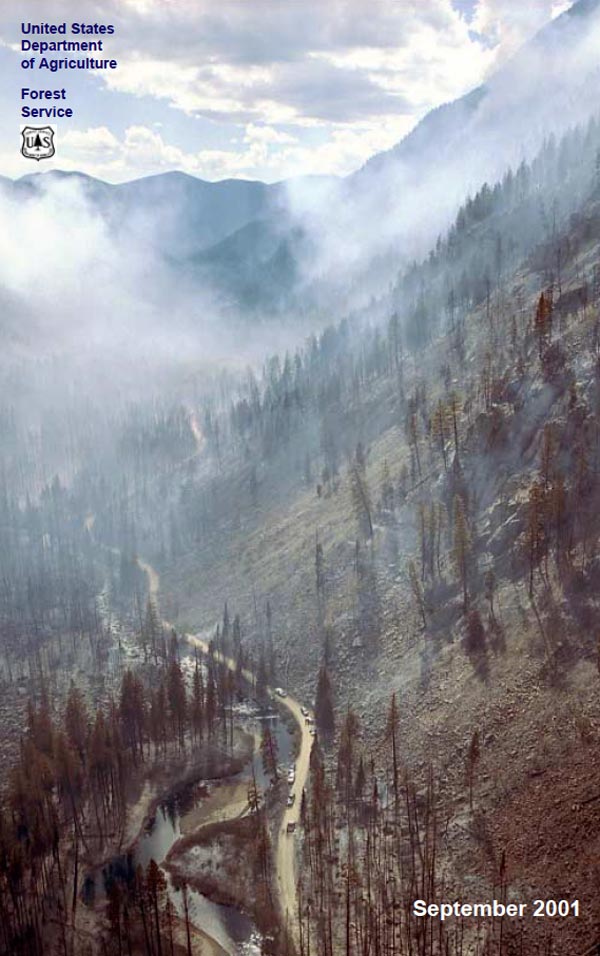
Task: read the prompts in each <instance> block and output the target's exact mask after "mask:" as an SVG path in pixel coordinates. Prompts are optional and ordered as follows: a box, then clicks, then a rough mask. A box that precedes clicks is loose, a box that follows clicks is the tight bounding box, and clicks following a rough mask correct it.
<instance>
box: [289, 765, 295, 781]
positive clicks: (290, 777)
mask: <svg viewBox="0 0 600 956" xmlns="http://www.w3.org/2000/svg"><path fill="white" fill-rule="evenodd" d="M295 780H296V771H295V770H294V768H293V767H290V769H289V770H288V783H289V784H292V783H294V782H295Z"/></svg>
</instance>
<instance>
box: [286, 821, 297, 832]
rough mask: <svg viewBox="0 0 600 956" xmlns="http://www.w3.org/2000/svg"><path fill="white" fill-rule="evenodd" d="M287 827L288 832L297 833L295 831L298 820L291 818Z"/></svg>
mask: <svg viewBox="0 0 600 956" xmlns="http://www.w3.org/2000/svg"><path fill="white" fill-rule="evenodd" d="M286 829H287V832H288V833H295V832H296V821H295V820H290V822H289V823H288V825H287V827H286Z"/></svg>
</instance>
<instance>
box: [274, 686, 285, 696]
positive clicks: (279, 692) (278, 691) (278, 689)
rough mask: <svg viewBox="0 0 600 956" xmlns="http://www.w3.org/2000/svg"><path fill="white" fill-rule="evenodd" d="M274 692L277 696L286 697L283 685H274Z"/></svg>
mask: <svg viewBox="0 0 600 956" xmlns="http://www.w3.org/2000/svg"><path fill="white" fill-rule="evenodd" d="M275 693H276V694H277V696H278V697H287V693H286V692H285V691H284V689H283V687H276V688H275Z"/></svg>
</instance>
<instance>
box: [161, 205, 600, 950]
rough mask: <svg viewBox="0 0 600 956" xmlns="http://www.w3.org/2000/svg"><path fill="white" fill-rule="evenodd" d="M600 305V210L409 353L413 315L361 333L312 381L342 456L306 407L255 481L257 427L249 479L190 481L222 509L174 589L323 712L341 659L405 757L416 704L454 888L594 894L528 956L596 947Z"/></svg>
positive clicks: (169, 593) (190, 612)
mask: <svg viewBox="0 0 600 956" xmlns="http://www.w3.org/2000/svg"><path fill="white" fill-rule="evenodd" d="M557 248H560V250H561V254H560V275H559V276H557V274H556V271H554V273H553V274H549V265H548V263H549V261H551V260H553V261H554V263H555V264H556V258H555V257H554V256H553V252H555V250H556V249H557ZM551 271H552V270H550V272H551ZM599 305H600V202H599V201H598V199H597V197H594V196H592V197H590V198H588V199H587V201H585V203H584V204H583V205H582V206H581V208H580V210H579V212H578V214H577V215H575V216H573V217H572V218H571V220H570V221H569V223H567V224H566V226H565V228H564V229H563V230H562V231H561V232H560V233H556V234H555V235H554V236H552V237H551V238H550V239H549V240H547V241H546V242H541V243H539V244H538V245H537V246H536V247H535V248H534V249H532V251H531V252H530V253H529V254H528V255H527V256H526V258H525V259H524V260H522V261H521V262H520V264H519V265H518V266H517V267H516V268H512V269H511V270H510V272H508V271H507V272H503V273H502V274H501V275H499V276H497V277H496V279H495V280H494V283H493V285H492V287H491V289H490V293H489V296H488V297H487V300H486V299H484V301H483V302H482V303H481V304H479V305H476V306H475V307H471V308H466V309H464V310H457V314H456V315H455V316H454V319H453V323H452V324H451V327H449V328H448V327H446V328H445V329H441V330H439V331H438V332H437V333H436V334H435V336H431V337H430V338H429V337H428V339H427V340H425V341H424V343H421V344H420V345H419V346H418V348H416V349H415V348H414V346H413V349H412V351H411V352H409V353H408V354H406V353H399V352H398V351H396V348H395V344H394V334H393V333H394V326H393V324H392V325H391V327H390V336H389V337H388V338H387V339H386V338H382V337H379V338H378V334H377V333H376V332H375V333H371V334H370V337H369V334H367V333H365V336H366V338H365V340H364V341H365V344H364V347H363V349H359V350H358V351H357V352H355V353H354V357H353V359H352V360H350V359H349V355H348V352H347V348H349V346H344V342H345V341H346V342H349V341H350V340H349V339H347V338H346V339H345V338H344V333H343V330H342V332H341V338H340V340H339V342H338V344H337V346H335V347H333V342H331V343H329V344H327V343H322V345H321V348H322V351H323V360H324V361H326V362H327V368H328V373H330V374H328V376H327V377H328V378H329V381H330V391H329V393H326V392H325V391H324V386H323V385H322V386H321V391H319V390H318V386H317V384H316V383H317V382H318V381H319V380H320V379H321V381H322V382H323V381H324V379H323V376H324V374H325V367H326V366H325V365H322V366H320V369H321V371H319V365H318V360H317V358H316V357H315V358H314V359H313V362H312V364H311V365H310V367H311V369H312V372H310V373H309V372H306V373H305V374H308V375H312V376H313V388H315V389H317V392H318V394H319V398H318V406H319V408H320V422H321V425H320V439H319V444H320V449H321V452H320V455H318V456H317V455H316V456H315V457H314V458H313V457H312V453H311V454H310V455H307V456H306V457H304V454H303V451H302V448H303V445H304V441H305V439H304V438H302V439H299V438H298V436H299V435H302V434H303V431H302V429H306V428H307V427H309V426H308V424H307V423H308V421H309V415H308V412H307V410H306V409H304V410H303V409H302V404H301V403H300V405H299V406H298V411H297V415H296V417H295V419H293V421H294V425H293V426H292V431H291V434H289V435H288V438H287V439H286V438H285V430H284V431H283V432H282V433H280V434H282V435H283V436H284V437H282V438H281V439H280V440H281V441H282V446H281V450H280V451H279V452H277V453H276V454H274V455H272V456H271V457H270V458H267V464H266V465H265V466H263V467H260V468H257V469H254V470H253V467H254V466H252V464H251V462H252V453H251V451H250V449H251V447H252V446H251V439H250V433H249V432H248V431H247V432H246V439H245V442H246V448H247V452H246V456H247V461H248V462H249V464H248V465H247V466H246V468H245V469H244V470H242V471H241V472H239V474H238V477H237V478H234V477H233V473H232V472H231V471H229V472H228V473H227V472H224V473H223V475H222V478H221V479H220V480H219V484H218V486H217V485H214V486H212V487H211V488H210V489H207V490H205V491H204V492H202V493H201V496H200V497H196V498H195V499H194V498H193V492H192V487H191V486H190V487H189V488H188V489H187V491H186V500H188V501H190V502H191V501H192V500H195V509H194V510H195V511H196V514H198V508H199V506H200V509H202V507H204V506H203V505H202V502H203V501H204V496H206V504H207V507H208V509H209V511H207V512H206V516H205V518H200V520H201V521H202V528H201V531H200V533H199V534H198V537H197V538H196V543H195V545H194V547H193V549H192V550H190V551H189V552H188V553H186V554H179V555H178V556H177V558H176V559H175V560H172V562H171V565H170V568H169V570H168V573H167V574H166V575H165V576H164V578H163V582H164V597H163V600H165V601H168V602H169V606H170V609H171V612H172V613H177V614H178V617H179V620H180V622H181V623H182V625H183V626H185V627H194V628H206V627H209V626H213V625H214V623H215V622H216V621H218V620H219V619H220V617H221V613H222V609H223V606H224V604H225V602H226V601H227V602H228V606H229V609H230V613H233V612H235V613H236V614H239V615H240V619H241V622H242V632H243V633H244V634H245V646H246V648H247V652H248V653H250V654H252V655H254V656H256V655H259V654H260V653H269V651H268V648H269V647H270V646H271V642H272V643H273V644H274V646H275V648H276V651H275V654H276V662H275V667H276V675H277V679H279V680H281V681H282V682H285V683H289V684H290V686H293V687H294V688H296V689H298V688H302V691H303V694H304V696H305V699H307V700H309V699H312V697H313V695H314V693H315V675H316V673H317V671H318V669H319V668H320V667H321V666H322V665H325V666H326V668H327V671H328V673H329V676H330V679H331V683H332V685H333V687H334V696H335V709H336V714H337V722H338V731H339V727H340V724H341V723H342V721H343V715H344V712H345V711H346V708H347V707H348V706H349V705H350V706H351V707H352V708H353V710H354V712H355V714H356V715H357V716H358V718H359V719H360V722H361V725H362V727H363V734H364V737H363V745H364V748H365V751H366V752H367V753H368V752H373V751H372V748H373V747H374V748H375V752H379V751H381V752H385V749H386V745H385V744H384V743H383V741H384V733H383V732H384V729H385V719H386V718H385V714H386V710H387V707H388V703H389V699H390V696H391V694H392V693H395V694H396V699H397V706H398V711H399V717H398V737H399V740H400V741H401V744H400V748H401V761H402V766H403V767H404V768H406V770H407V772H408V773H410V774H411V775H413V776H414V777H415V778H416V779H417V780H424V779H425V776H426V772H427V768H428V767H429V766H430V765H431V766H432V769H433V774H434V778H435V781H436V788H437V791H438V800H439V804H438V811H437V812H438V813H439V814H440V816H441V817H442V818H443V819H444V820H445V821H446V825H445V830H444V838H443V841H442V845H441V847H440V849H439V851H438V852H439V854H440V859H441V860H443V870H444V876H443V881H444V884H445V886H446V887H447V891H446V892H447V895H451V896H452V898H454V897H456V896H459V897H460V895H461V894H462V896H463V898H468V899H471V898H477V899H483V898H486V894H487V896H491V895H492V894H493V893H494V892H496V893H498V892H500V891H502V892H507V893H508V894H509V898H514V899H517V900H532V899H534V898H550V899H572V898H574V897H575V896H577V897H578V898H579V899H580V901H581V907H582V915H581V917H580V918H579V919H576V920H575V919H570V920H563V921H560V922H558V923H551V924H550V925H549V924H548V921H536V920H534V919H531V920H527V921H526V922H525V923H524V924H523V927H522V930H523V933H524V936H523V937H522V939H523V945H524V946H525V949H524V950H523V951H524V952H527V953H537V952H546V949H544V947H547V946H548V945H549V940H550V938H553V939H554V944H555V945H557V946H559V951H560V952H569V953H574V954H578V953H579V952H580V951H581V952H583V951H584V949H585V947H586V946H587V945H589V944H590V943H592V942H593V941H594V938H595V937H594V933H595V928H594V927H595V921H596V901H597V875H596V869H595V865H594V859H595V858H596V854H597V847H596V845H595V842H594V841H595V839H596V838H595V836H593V834H594V833H595V829H596V823H597V820H596V813H597V809H596V807H597V804H596V801H597V797H598V793H600V775H599V774H598V772H597V770H596V769H595V764H594V760H593V754H594V752H595V749H596V748H597V745H598V734H599V733H600V730H599V728H600V704H599V699H598V692H597V688H598V675H597V648H596V632H597V623H598V612H599V609H598V602H597V576H598V544H599V541H600V524H599V523H598V518H597V515H598V511H599V509H598V505H599V504H600V474H599V471H598V465H599V460H598V436H599V435H600V425H599V421H598V409H599V408H600V373H599V369H600V332H599V329H600V313H599ZM325 355H328V356H329V357H328V359H325ZM334 369H337V376H336V375H334ZM283 374H284V375H285V370H283ZM290 374H291V366H290ZM298 374H299V373H298V369H296V380H297V381H298V380H299V379H298ZM336 377H337V382H338V386H337V388H338V392H337V398H336V392H335V390H334V386H333V382H332V381H331V379H332V378H336ZM300 378H301V376H300ZM274 387H275V385H274V383H273V384H272V385H271V388H274ZM340 389H341V392H340ZM287 394H288V401H291V402H292V403H293V402H294V401H295V399H294V390H293V388H292V387H291V379H290V386H289V387H288V392H287ZM342 394H344V398H343V399H342ZM272 399H273V396H272ZM272 399H271V400H272ZM281 412H283V409H281ZM328 422H329V423H330V424H329V425H328ZM333 422H334V423H335V425H334V426H333V427H334V431H333V432H331V431H330V427H331V423H333ZM263 429H264V424H263ZM261 432H262V435H263V439H264V431H263V430H262V429H261ZM294 434H295V435H296V437H294ZM304 434H305V433H304ZM273 440H275V439H273ZM262 448H263V449H264V445H262ZM284 462H285V463H286V464H287V468H286V464H284ZM224 501H228V502H229V520H225V521H220V522H218V523H217V525H215V526H214V529H213V526H212V524H211V517H210V514H212V515H218V514H220V513H221V507H222V505H221V502H224ZM232 503H234V504H233V507H232ZM200 513H202V512H201V511H200ZM267 608H268V612H267ZM261 646H262V647H263V651H261V650H260V648H261ZM508 731H510V732H508ZM475 735H476V739H477V750H476V756H475V757H470V755H473V754H475V751H474V750H473V740H474V737H475ZM336 739H338V740H339V738H336ZM334 753H335V750H334V751H332V752H331V758H332V759H333V754H334ZM470 759H472V761H473V765H472V768H471V773H472V777H471V791H472V797H470V796H469V789H470V788H469V786H468V785H467V784H466V783H465V780H466V779H467V778H468V770H469V766H470V765H469V760H470ZM471 799H472V802H473V807H472V809H471V810H470V809H469V802H470V800H471ZM499 887H500V888H502V889H499ZM494 888H496V889H494ZM307 891H308V890H307ZM466 932H467V933H469V930H466ZM494 932H495V930H494ZM518 932H519V928H518V927H513V926H511V925H507V927H506V930H505V944H504V945H506V940H508V939H509V938H510V936H511V935H512V934H513V933H514V934H516V935H515V939H517V938H518ZM491 939H492V937H489V938H488V943H489V944H490V945H491ZM538 947H539V948H538ZM492 951H493V950H492ZM504 951H505V950H502V952H504ZM506 951H507V952H508V951H512V950H506ZM517 951H518V950H517Z"/></svg>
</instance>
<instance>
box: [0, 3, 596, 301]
mask: <svg viewBox="0 0 600 956" xmlns="http://www.w3.org/2000/svg"><path fill="white" fill-rule="evenodd" d="M599 48H600V0H579V2H577V3H575V4H574V5H573V6H572V7H571V8H570V9H569V10H567V11H566V12H565V13H563V14H561V15H560V16H559V17H557V18H556V19H555V20H553V21H551V22H550V23H549V24H547V26H546V27H545V28H544V29H543V30H541V31H540V32H539V33H538V34H537V35H536V36H535V37H534V38H533V39H532V40H531V41H530V42H528V43H527V44H526V45H525V46H524V47H523V48H522V49H521V50H520V51H519V52H518V53H517V54H516V55H515V56H513V57H512V59H511V60H509V61H508V62H507V63H505V64H504V65H503V66H502V67H501V68H500V69H499V70H498V71H497V72H496V73H495V74H493V75H492V76H491V77H490V78H489V79H488V80H487V81H486V82H485V83H484V84H482V85H481V86H479V87H477V88H476V89H474V90H472V91H471V92H469V93H468V94H466V95H465V96H463V97H461V98H459V99H457V100H455V101H453V102H451V103H447V104H443V105H441V106H439V107H437V108H436V109H434V110H432V111H430V112H429V113H428V114H427V115H426V116H425V117H424V118H423V119H422V120H421V121H420V122H419V123H418V124H417V125H416V126H415V128H414V129H413V130H412V131H411V132H410V133H409V134H408V135H407V136H405V137H404V138H403V139H402V140H401V141H400V142H399V143H398V144H396V145H395V146H394V147H393V148H392V149H390V150H387V151H385V152H382V153H378V154H376V155H374V156H372V157H371V158H370V159H369V160H368V161H367V162H366V163H365V164H364V165H363V166H362V167H361V168H360V169H359V170H357V171H356V172H354V173H352V174H350V175H349V176H347V177H345V178H343V179H341V180H336V179H335V177H330V178H325V181H324V182H323V180H322V179H321V180H319V182H318V189H319V192H318V200H316V201H315V195H317V191H316V190H317V184H316V183H311V181H310V178H307V179H306V180H304V181H303V182H297V181H290V182H285V181H283V182H279V183H273V184H265V183H262V182H258V181H248V180H238V179H226V180H220V181H218V182H206V181H204V180H201V179H197V178H195V177H193V176H190V175H187V174H185V173H182V172H168V173H163V174H157V175H154V176H149V177H146V178H143V179H139V180H132V181H130V182H126V183H122V184H119V185H110V184H108V183H105V182H102V181H101V180H97V179H93V178H92V177H88V176H85V175H84V174H81V173H61V172H50V173H45V174H33V175H29V176H24V177H22V178H21V179H19V180H17V181H16V182H12V183H10V184H7V183H6V181H5V188H7V189H9V190H11V191H15V192H16V193H23V192H25V193H26V194H33V193H34V192H35V191H36V190H39V188H40V187H43V186H44V184H46V183H52V182H57V181H58V182H68V181H70V180H72V181H75V182H77V183H78V184H79V185H80V186H81V188H82V190H83V193H84V195H85V196H86V197H87V198H88V199H89V201H90V202H91V204H92V205H93V207H94V208H95V209H97V210H98V211H100V213H101V214H102V215H103V216H104V217H105V219H106V220H107V222H108V223H109V224H110V226H111V227H112V228H114V229H118V230H119V231H123V230H125V231H127V233H128V234H129V233H130V234H131V235H132V237H141V238H142V239H143V241H144V242H150V243H152V244H153V245H154V246H155V247H156V248H157V249H158V250H159V252H160V253H161V254H162V255H164V257H165V258H167V259H168V260H169V261H170V262H171V263H173V264H175V265H177V264H179V266H180V267H181V268H182V270H183V272H184V273H185V275H186V277H187V278H188V279H190V280H191V281H192V282H193V281H194V276H195V277H196V279H197V281H198V282H202V283H208V284H209V285H210V286H211V288H212V289H213V290H214V291H215V292H216V294H217V296H218V298H220V299H221V300H223V301H226V302H227V303H228V304H229V305H232V304H233V305H236V304H237V305H238V306H239V307H244V308H246V307H249V305H250V303H252V307H255V308H259V309H260V308H261V307H262V306H264V307H265V308H268V309H271V308H276V307H277V304H281V303H283V302H285V304H286V307H288V306H289V305H290V301H291V298H290V297H293V293H294V290H296V292H297V294H298V295H302V294H303V291H304V290H305V288H306V287H307V284H308V285H310V284H311V283H313V282H314V281H318V280H319V278H320V276H322V275H324V274H327V276H328V277H331V276H333V277H334V278H335V277H336V276H337V277H338V280H339V281H338V280H336V281H337V287H339V286H340V284H341V282H342V277H343V276H344V275H348V276H349V277H351V279H352V281H353V282H354V284H355V285H356V287H357V288H360V287H361V282H360V275H361V274H362V275H363V276H367V274H368V270H369V268H370V266H371V264H372V262H373V261H374V260H375V259H377V258H379V259H380V260H381V258H382V257H386V256H387V257H389V258H390V260H391V261H392V260H393V257H391V256H390V255H389V254H390V250H394V255H395V256H396V261H397V266H396V269H397V268H399V267H401V265H402V262H408V261H410V260H411V259H413V258H419V257H421V256H424V255H426V254H427V252H428V250H429V249H430V248H431V246H432V244H433V242H434V241H435V238H436V236H437V235H438V234H439V233H440V232H442V231H443V230H444V229H445V228H447V227H448V225H449V224H450V222H451V221H452V217H453V216H454V215H455V212H456V209H457V207H458V205H459V204H460V203H461V202H462V201H463V200H464V199H465V197H466V195H467V194H468V193H469V192H472V191H474V190H476V189H478V188H479V187H480V185H481V184H482V183H483V182H484V181H490V182H491V181H494V179H499V178H501V176H502V174H503V173H504V172H505V171H506V169H507V168H508V166H511V165H512V166H513V167H515V166H516V165H518V163H519V162H520V161H521V160H522V159H523V158H528V157H530V156H531V155H533V154H534V153H535V152H536V151H537V149H539V147H540V145H541V143H542V142H543V140H544V138H546V137H547V136H548V135H549V134H551V133H557V134H560V133H562V132H564V131H565V130H566V128H567V127H568V126H570V125H574V124H575V123H577V122H580V121H584V120H585V119H586V118H588V117H589V116H590V114H591V113H592V112H593V111H594V110H595V108H596V104H597V103H598V102H599V101H600V70H599V68H598V57H597V50H598V49H599ZM396 251H397V252H396ZM336 281H334V282H333V283H332V286H331V287H332V288H335V287H336ZM278 283H279V284H280V288H279V289H278V288H277V286H278Z"/></svg>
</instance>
